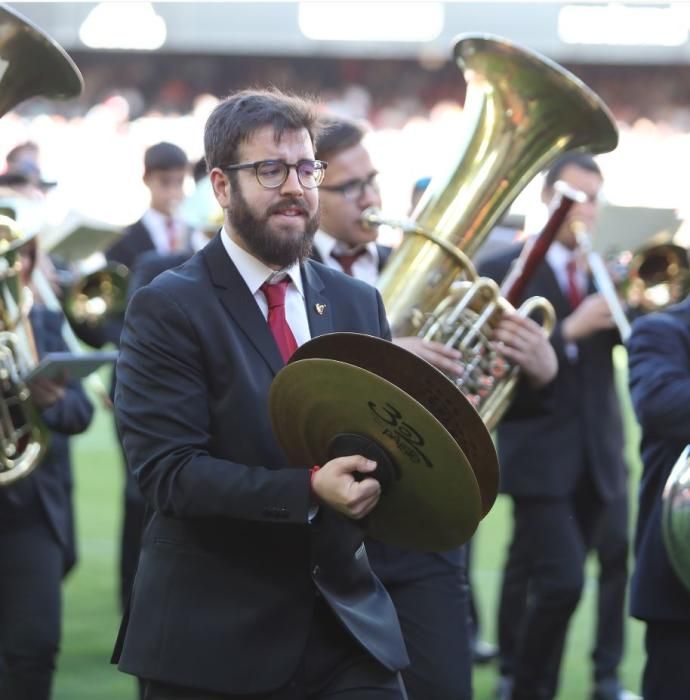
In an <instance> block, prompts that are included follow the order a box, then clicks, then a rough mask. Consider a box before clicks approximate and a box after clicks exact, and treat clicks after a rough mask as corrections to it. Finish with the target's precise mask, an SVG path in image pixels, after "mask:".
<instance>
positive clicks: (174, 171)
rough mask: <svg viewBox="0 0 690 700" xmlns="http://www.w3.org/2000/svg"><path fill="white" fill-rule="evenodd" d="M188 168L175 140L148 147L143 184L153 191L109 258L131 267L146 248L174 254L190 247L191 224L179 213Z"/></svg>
mask: <svg viewBox="0 0 690 700" xmlns="http://www.w3.org/2000/svg"><path fill="white" fill-rule="evenodd" d="M188 169H189V161H188V159H187V156H186V154H185V152H184V151H183V150H182V149H181V148H180V147H179V146H176V145H175V144H173V143H167V142H165V141H163V142H161V143H157V144H155V145H153V146H150V147H149V148H147V149H146V152H145V153H144V184H145V185H146V187H147V189H148V190H149V193H150V202H149V208H148V209H147V210H146V211H145V212H144V214H143V215H142V217H141V219H139V221H137V222H135V223H133V224H131V225H130V226H128V227H127V228H126V229H125V230H124V231H123V234H122V237H121V238H120V239H119V240H118V241H117V242H116V243H115V244H114V245H113V246H112V247H111V248H110V249H109V250H108V252H107V258H108V260H111V261H114V262H119V263H122V264H123V265H125V266H126V267H127V268H128V269H129V268H131V267H132V265H133V264H134V261H135V260H136V258H137V256H138V255H140V254H141V253H143V252H145V251H147V250H156V251H158V252H159V253H175V252H178V251H183V250H186V249H187V248H188V247H189V234H190V231H189V227H188V226H187V224H186V223H185V222H184V221H183V220H182V219H180V218H179V216H178V210H179V207H180V205H181V203H182V200H183V199H184V182H185V178H186V176H187V172H188Z"/></svg>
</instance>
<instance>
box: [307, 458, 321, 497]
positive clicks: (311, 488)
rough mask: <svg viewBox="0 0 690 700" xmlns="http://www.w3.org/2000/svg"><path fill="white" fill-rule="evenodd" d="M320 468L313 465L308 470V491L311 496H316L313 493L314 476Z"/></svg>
mask: <svg viewBox="0 0 690 700" xmlns="http://www.w3.org/2000/svg"><path fill="white" fill-rule="evenodd" d="M319 469H321V467H320V466H319V465H318V464H315V465H314V466H313V467H312V468H311V469H310V470H309V490H310V491H311V495H312V496H315V495H316V494H315V493H314V476H316V472H318V471H319Z"/></svg>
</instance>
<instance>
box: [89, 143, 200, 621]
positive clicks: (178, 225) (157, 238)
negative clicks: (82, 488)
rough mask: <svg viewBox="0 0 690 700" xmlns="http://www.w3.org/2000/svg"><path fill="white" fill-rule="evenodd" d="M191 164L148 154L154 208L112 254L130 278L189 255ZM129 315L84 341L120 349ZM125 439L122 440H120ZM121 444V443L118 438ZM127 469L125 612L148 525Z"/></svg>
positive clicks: (166, 147)
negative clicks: (151, 262)
mask: <svg viewBox="0 0 690 700" xmlns="http://www.w3.org/2000/svg"><path fill="white" fill-rule="evenodd" d="M188 167H189V162H188V159H187V156H186V155H185V152H184V151H183V150H182V149H181V148H180V147H179V146H176V145H175V144H173V143H168V142H165V141H163V142H160V143H156V144H154V145H152V146H150V147H149V148H147V149H146V151H145V152H144V175H143V181H144V184H145V185H146V187H147V189H148V190H149V207H148V209H147V210H146V211H145V212H144V214H143V215H142V217H141V218H140V219H139V220H138V221H136V222H135V223H133V224H131V225H130V226H128V227H127V228H125V229H124V231H123V233H122V236H121V237H120V238H119V239H118V240H117V242H116V243H115V244H114V245H113V246H111V247H110V248H109V249H108V250H107V251H106V259H107V260H108V261H109V262H115V263H121V264H123V265H124V266H125V267H126V268H127V269H128V270H129V271H130V276H131V275H132V274H133V271H134V270H135V269H136V266H137V261H138V260H139V258H140V257H141V256H142V255H145V254H146V253H148V252H153V253H158V254H162V255H170V254H175V255H180V256H183V257H181V259H184V257H186V256H188V254H189V253H188V248H189V234H190V229H189V227H188V226H187V224H186V223H185V222H184V221H183V220H182V219H181V218H180V217H179V216H178V209H179V206H180V204H181V202H182V200H183V198H184V181H185V177H186V176H187V172H188ZM123 320H124V319H123V317H122V316H117V317H113V318H108V319H106V321H105V323H104V325H103V326H102V327H94V328H79V329H78V333H79V335H80V337H81V339H82V340H83V341H84V342H86V343H88V344H89V345H91V346H92V347H96V348H100V347H103V345H105V344H106V343H112V344H113V345H115V346H116V347H119V345H120V333H121V332H122V324H123ZM115 385H116V373H115V370H113V376H112V382H111V387H110V397H111V399H112V398H113V397H114V395H115ZM118 437H119V436H118ZM118 442H119V440H118ZM122 459H123V464H124V465H125V487H124V504H123V519H122V534H121V545H120V567H119V578H120V580H119V596H120V604H121V606H122V608H123V609H124V607H125V605H126V603H127V599H128V598H129V593H130V590H131V586H132V580H133V578H134V572H135V570H136V562H137V559H138V556H139V543H140V540H141V530H142V527H143V522H144V500H143V498H142V496H141V493H140V492H139V489H138V487H137V485H136V483H135V482H134V480H133V478H132V476H131V473H130V471H129V470H128V469H126V459H125V455H124V452H123V454H122Z"/></svg>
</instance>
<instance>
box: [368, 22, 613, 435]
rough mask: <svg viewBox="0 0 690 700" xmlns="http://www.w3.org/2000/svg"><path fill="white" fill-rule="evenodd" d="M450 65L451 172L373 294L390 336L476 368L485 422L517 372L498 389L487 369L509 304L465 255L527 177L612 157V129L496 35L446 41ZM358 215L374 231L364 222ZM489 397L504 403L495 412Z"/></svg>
mask: <svg viewBox="0 0 690 700" xmlns="http://www.w3.org/2000/svg"><path fill="white" fill-rule="evenodd" d="M454 57H455V61H456V63H457V65H458V67H459V68H460V70H461V71H462V72H463V75H464V78H465V81H466V83H467V95H466V99H465V107H464V117H465V120H466V124H467V136H466V140H465V146H464V148H463V149H461V153H460V156H459V160H458V162H457V164H455V165H454V166H453V167H452V168H451V169H450V170H449V172H444V173H440V174H438V175H435V176H434V177H433V178H432V181H431V183H430V184H429V186H428V187H427V189H426V191H425V193H424V195H423V196H422V198H421V200H420V201H419V203H418V205H417V207H416V209H415V211H414V213H413V216H412V220H411V225H410V226H409V227H408V230H407V232H406V235H405V237H404V239H403V242H402V244H401V245H400V247H399V248H398V250H397V251H396V252H395V253H394V254H393V255H392V256H391V259H390V260H389V262H388V264H387V266H386V268H385V270H384V272H383V274H382V276H381V279H380V282H379V288H380V290H381V293H382V296H383V299H384V303H385V305H386V310H387V312H388V318H389V320H390V323H391V329H392V331H393V335H396V336H408V335H417V334H420V333H422V334H423V335H424V337H429V338H434V339H435V340H440V341H441V342H445V343H447V344H449V345H453V346H455V347H457V348H458V349H459V350H460V351H461V352H462V353H463V356H464V364H465V365H466V366H468V367H469V368H471V370H472V372H471V374H472V375H473V376H474V375H475V374H476V373H475V371H474V370H475V369H476V370H481V372H480V374H479V377H475V379H474V380H473V381H477V382H478V384H479V387H480V388H482V387H481V385H482V383H483V382H485V383H486V384H487V386H486V387H484V388H482V390H481V391H480V392H479V394H480V395H475V396H474V402H475V405H476V407H477V409H478V410H479V413H480V415H482V417H483V418H484V420H485V421H486V422H487V425H490V426H493V425H495V423H496V422H497V421H498V419H499V418H500V415H501V414H502V412H503V411H504V410H505V408H506V407H507V405H508V396H509V395H510V393H511V392H512V387H513V386H514V384H515V382H516V380H517V376H516V372H515V371H514V370H513V369H512V368H510V367H508V366H505V367H500V369H499V372H498V374H499V377H498V379H500V380H501V381H496V380H497V377H496V376H495V373H496V372H495V371H496V366H497V365H498V366H500V365H501V363H500V362H495V361H493V360H490V361H489V362H487V361H486V360H487V357H488V356H487V352H488V351H487V350H486V348H490V347H491V343H490V338H491V329H492V327H493V326H494V325H495V324H496V323H497V322H498V319H499V318H500V314H501V311H502V310H503V309H506V308H509V307H510V308H512V307H511V305H510V304H508V303H507V302H506V300H504V299H502V298H501V296H500V293H499V289H498V287H497V286H496V285H495V284H493V283H491V282H489V281H488V280H485V279H477V274H476V272H475V270H474V266H473V265H472V263H471V262H470V259H469V258H470V257H471V256H472V255H473V254H474V253H475V252H476V251H477V250H478V249H479V247H480V246H481V244H482V243H483V242H484V240H485V239H486V237H487V236H488V234H489V232H490V231H491V228H492V227H493V226H494V224H495V223H496V222H497V221H498V219H499V218H500V216H501V215H502V214H503V213H504V212H505V210H506V209H507V208H508V206H509V205H510V204H511V202H512V201H513V199H514V198H515V197H516V196H517V195H518V193H519V192H520V191H521V190H522V189H523V187H524V186H525V185H526V184H527V183H528V182H529V181H530V180H531V179H532V178H533V177H534V175H536V174H537V173H538V172H540V171H541V170H542V169H543V168H544V167H546V166H547V165H548V164H549V163H551V162H552V161H553V160H554V159H555V158H556V157H557V156H559V155H562V154H563V153H565V152H567V151H573V150H586V151H588V152H590V153H602V152H605V151H609V150H612V149H613V148H615V146H616V145H617V142H618V132H617V129H616V127H615V124H614V122H613V119H612V117H611V115H610V113H609V111H608V109H607V108H606V106H605V105H604V104H603V103H602V101H601V100H600V99H599V98H598V97H597V96H596V95H595V94H594V93H593V92H592V91H591V90H590V89H589V88H587V87H586V86H585V85H584V84H583V83H582V82H581V81H580V80H578V79H577V78H576V77H575V76H573V75H571V74H570V73H568V72H567V71H565V70H564V69H563V68H561V67H560V66H558V65H557V64H555V63H553V62H551V61H549V60H548V59H545V58H543V57H541V56H539V55H537V54H535V53H533V52H531V51H528V50H526V49H523V48H520V47H518V46H516V45H514V44H511V43H509V42H507V41H505V40H503V39H500V38H496V37H489V36H466V37H461V38H460V39H459V40H458V41H457V43H456V44H455V47H454ZM364 218H365V220H366V219H367V218H368V219H369V220H370V222H372V223H376V222H375V216H373V215H371V214H368V215H366V216H365V217H364ZM372 220H373V221H372ZM544 301H545V300H544ZM535 306H538V307H539V308H540V310H541V311H542V312H543V313H545V314H549V313H552V311H551V312H549V310H548V309H549V308H550V306H549V305H548V302H545V303H544V302H541V301H539V302H536V301H535V302H530V303H529V304H528V305H527V307H524V308H523V309H522V311H521V313H532V312H533V311H534V310H535ZM503 364H504V365H506V364H507V363H505V362H504V363H503ZM485 370H488V371H485ZM464 381H466V380H464ZM506 382H507V383H508V388H507V390H506ZM492 393H494V394H496V395H498V393H500V394H501V395H502V396H503V397H504V398H503V399H501V400H500V401H499V404H500V405H495V403H496V402H495V401H494V400H492V399H490V394H492ZM484 406H486V407H487V409H485V410H483V407H484Z"/></svg>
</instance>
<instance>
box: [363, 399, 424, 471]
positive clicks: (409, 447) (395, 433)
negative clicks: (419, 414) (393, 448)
mask: <svg viewBox="0 0 690 700" xmlns="http://www.w3.org/2000/svg"><path fill="white" fill-rule="evenodd" d="M368 405H369V410H370V411H371V412H372V413H373V414H374V419H375V420H376V422H377V423H378V424H379V425H380V426H382V428H383V434H384V435H386V436H387V437H389V438H391V439H392V440H393V441H394V442H395V444H396V445H397V447H398V449H399V450H400V451H401V452H402V453H403V454H404V455H406V456H407V457H408V459H410V460H412V461H413V462H415V463H419V462H423V463H424V464H425V465H426V466H427V467H429V469H433V466H434V465H433V464H432V463H431V462H430V461H429V458H428V457H427V456H426V455H425V454H424V452H423V451H422V448H423V447H424V445H425V442H424V438H423V437H422V436H421V435H420V433H419V432H418V431H417V430H415V429H414V428H413V427H412V426H411V425H410V424H409V423H406V422H405V421H404V420H402V418H403V415H402V413H400V411H399V410H398V409H397V408H395V406H393V405H392V404H391V403H390V402H389V401H386V402H385V403H384V404H383V405H382V406H379V405H378V404H376V403H375V402H374V401H369V404H368Z"/></svg>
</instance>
